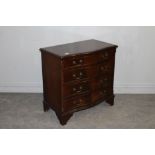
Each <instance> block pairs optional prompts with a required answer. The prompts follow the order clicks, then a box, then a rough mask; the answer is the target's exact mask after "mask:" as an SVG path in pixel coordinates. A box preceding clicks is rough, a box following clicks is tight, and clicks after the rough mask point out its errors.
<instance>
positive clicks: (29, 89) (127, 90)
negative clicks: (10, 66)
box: [0, 82, 155, 94]
mask: <svg viewBox="0 0 155 155" xmlns="http://www.w3.org/2000/svg"><path fill="white" fill-rule="evenodd" d="M0 92H3V93H8V92H10V93H42V92H43V88H42V84H41V83H30V82H26V83H3V84H2V83H0ZM114 93H115V94H155V84H115V85H114Z"/></svg>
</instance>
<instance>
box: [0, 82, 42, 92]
mask: <svg viewBox="0 0 155 155" xmlns="http://www.w3.org/2000/svg"><path fill="white" fill-rule="evenodd" d="M0 92H3V93H42V92H43V89H42V85H41V83H37V82H36V83H32V82H24V83H3V84H0Z"/></svg>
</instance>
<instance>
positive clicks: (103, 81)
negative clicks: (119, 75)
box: [91, 74, 113, 91]
mask: <svg viewBox="0 0 155 155" xmlns="http://www.w3.org/2000/svg"><path fill="white" fill-rule="evenodd" d="M112 87H113V77H112V76H111V75H108V74H107V75H102V76H99V77H96V78H94V79H93V80H92V81H91V90H92V91H95V90H98V89H104V88H112Z"/></svg>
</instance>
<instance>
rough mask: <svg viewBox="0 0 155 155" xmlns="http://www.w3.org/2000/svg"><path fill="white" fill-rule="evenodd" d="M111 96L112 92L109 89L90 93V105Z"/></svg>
mask: <svg viewBox="0 0 155 155" xmlns="http://www.w3.org/2000/svg"><path fill="white" fill-rule="evenodd" d="M112 94H113V90H112V89H111V88H102V89H98V90H95V91H92V93H91V101H92V104H93V103H95V102H97V101H100V100H104V99H106V98H107V97H108V96H110V95H112Z"/></svg>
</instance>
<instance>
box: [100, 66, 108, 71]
mask: <svg viewBox="0 0 155 155" xmlns="http://www.w3.org/2000/svg"><path fill="white" fill-rule="evenodd" d="M100 69H101V71H108V70H109V68H108V66H101V68H100Z"/></svg>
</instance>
